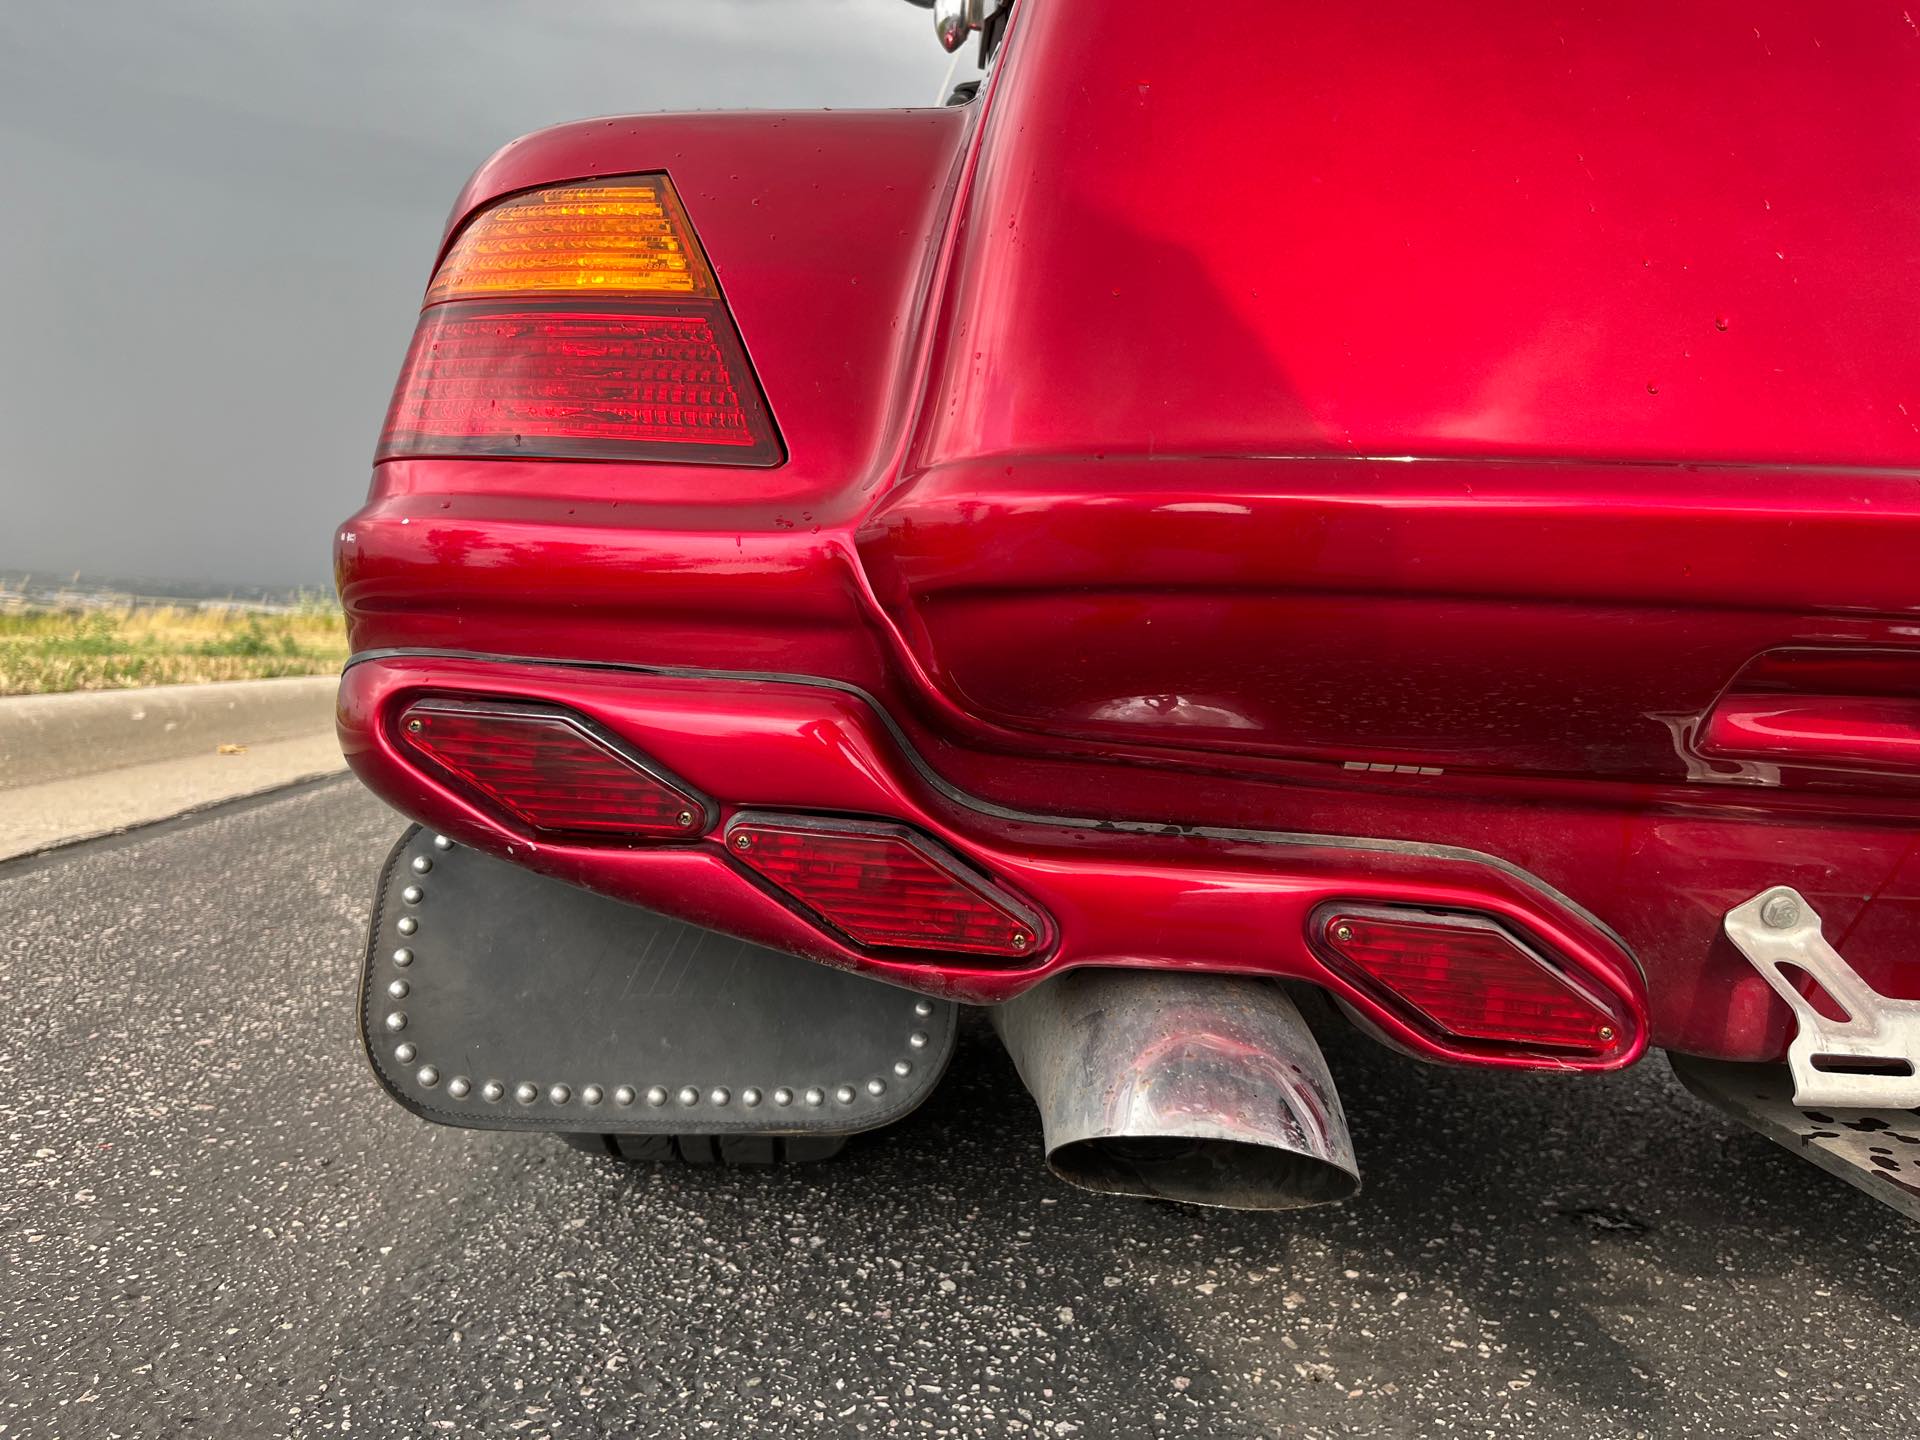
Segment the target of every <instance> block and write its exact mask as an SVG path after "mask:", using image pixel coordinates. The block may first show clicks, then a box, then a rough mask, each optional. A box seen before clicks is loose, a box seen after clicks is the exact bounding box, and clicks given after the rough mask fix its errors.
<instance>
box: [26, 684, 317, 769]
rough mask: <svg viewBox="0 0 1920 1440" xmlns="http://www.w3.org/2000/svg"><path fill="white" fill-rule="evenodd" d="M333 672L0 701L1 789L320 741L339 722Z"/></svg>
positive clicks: (37, 696) (35, 696)
mask: <svg viewBox="0 0 1920 1440" xmlns="http://www.w3.org/2000/svg"><path fill="white" fill-rule="evenodd" d="M339 685H340V681H339V677H337V676H333V675H310V676H297V677H294V678H291V679H286V680H234V681H229V682H226V683H223V684H216V685H156V686H152V687H149V688H147V689H142V690H81V691H75V692H73V693H71V694H64V695H9V696H6V697H4V698H0V791H5V790H11V789H17V788H18V787H20V786H23V785H40V784H45V783H46V782H47V781H50V780H66V779H70V778H72V777H74V776H76V775H93V774H98V773H99V772H101V771H103V770H118V769H120V768H121V767H123V766H128V765H144V764H149V763H151V762H153V761H156V760H175V759H179V758H181V757H183V756H188V755H201V754H212V753H214V752H215V751H217V750H218V749H219V747H220V746H222V745H229V744H231V745H262V744H266V743H267V742H269V741H273V740H291V739H295V738H297V737H299V736H303V735H314V734H318V733H320V732H322V731H325V730H326V729H328V728H329V727H330V726H331V725H332V723H333V706H334V693H335V692H336V691H337V690H338V688H339Z"/></svg>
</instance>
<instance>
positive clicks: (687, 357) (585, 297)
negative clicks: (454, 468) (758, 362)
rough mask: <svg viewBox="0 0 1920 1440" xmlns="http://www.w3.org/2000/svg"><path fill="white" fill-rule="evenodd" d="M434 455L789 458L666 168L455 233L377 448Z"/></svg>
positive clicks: (542, 196)
mask: <svg viewBox="0 0 1920 1440" xmlns="http://www.w3.org/2000/svg"><path fill="white" fill-rule="evenodd" d="M433 455H497V456H521V457H553V458H570V459H603V460H671V461H679V462H682V463H694V464H717V465H743V466H769V465H778V464H779V463H780V462H781V460H782V459H783V458H784V454H783V451H782V449H781V446H780V440H779V436H778V434H777V433H776V431H775V429H774V425H773V419H772V416H771V415H770V413H769V412H768V409H767V403H766V397H765V396H764V395H763V394H762V393H761V390H760V384H759V381H758V380H757V379H756V378H755V376H754V373H753V367H752V366H751V364H749V363H748V360H747V355H746V350H745V347H744V346H743V345H742V344H741V340H740V332H739V330H738V328H737V327H736V326H735V325H734V322H733V316H732V314H731V313H730V312H729V311H728V309H727V306H726V302H725V300H724V299H723V297H722V296H721V294H720V287H719V283H718V282H717V281H716V280H715V279H714V275H713V268H712V266H711V265H709V264H708V263H707V257H706V254H705V252H704V251H703V250H702V249H701V247H700V241H699V238H698V237H697V236H696V235H695V234H694V231H693V226H692V224H691V223H690V222H689V221H688V219H687V215H686V211H685V209H684V208H683V207H682V205H681V203H680V197H679V196H678V195H677V194H675V193H674V189H673V186H672V184H671V183H669V181H668V180H667V177H666V176H665V175H632V176H622V177H618V178H614V179H604V180H589V181H581V182H579V183H576V184H571V185H555V186H549V187H547V188H545V189H540V190H532V191H528V192H525V193H523V194H519V195H513V196H508V197H507V198H505V199H503V200H500V201H497V202H495V203H494V204H493V205H492V206H490V207H489V208H487V209H485V210H482V211H481V212H480V213H479V214H477V215H476V216H474V217H473V219H472V220H471V221H469V222H468V224H467V225H466V227H465V228H464V229H463V230H461V231H460V232H459V234H458V235H457V236H456V237H455V238H454V241H453V243H452V245H451V246H450V247H449V249H448V251H447V253H446V257H445V258H444V259H443V260H442V261H441V262H440V266H439V268H438V270H436V271H435V273H434V277H433V281H432V283H431V284H430V285H429V286H428V287H427V294H426V299H425V302H424V305H423V308H422V310H421V315H420V323H419V326H418V328H417V329H416V330H415V331H414V336H413V343H412V345H411V346H410V347H409V348H408V351H407V358H406V361H405V363H404V364H403V366H402V367H401V372H400V379H399V383H398V384H397V385H396V386H395V387H394V394H393V403H392V405H391V407H390V408H389V410H388V412H387V420H386V425H385V428H384V429H383V430H382V432H381V435H380V444H379V449H378V451H377V453H376V455H375V459H376V460H388V459H397V458H402V457H410V456H433Z"/></svg>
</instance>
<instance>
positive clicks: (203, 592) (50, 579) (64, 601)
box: [0, 570, 332, 610]
mask: <svg viewBox="0 0 1920 1440" xmlns="http://www.w3.org/2000/svg"><path fill="white" fill-rule="evenodd" d="M331 599H332V591H331V589H330V588H328V587H325V586H315V585H306V586H296V585H234V584H230V583H226V582H215V581H211V580H166V579H159V578H156V577H153V576H136V575H90V574H87V573H86V572H84V571H72V572H62V571H47V570H0V608H18V607H27V608H31V609H43V608H45V609H59V610H94V609H102V608H112V609H120V608H125V607H128V606H136V605H154V604H164V605H180V606H189V607H199V606H207V605H213V606H233V607H235V608H240V609H247V610H292V609H297V608H300V607H301V606H303V605H312V604H313V603H314V602H315V601H316V600H321V601H331Z"/></svg>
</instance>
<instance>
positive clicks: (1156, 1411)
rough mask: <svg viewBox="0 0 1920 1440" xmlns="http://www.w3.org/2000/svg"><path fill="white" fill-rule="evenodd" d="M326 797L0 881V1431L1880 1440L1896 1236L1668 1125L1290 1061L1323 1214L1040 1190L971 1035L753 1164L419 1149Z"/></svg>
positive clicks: (1888, 1400)
mask: <svg viewBox="0 0 1920 1440" xmlns="http://www.w3.org/2000/svg"><path fill="white" fill-rule="evenodd" d="M400 828H401V822H400V820H399V819H398V818H397V817H396V816H394V815H392V814H391V813H389V812H387V811H386V810H384V809H383V807H382V806H381V805H380V804H379V803H378V802H377V801H375V800H373V799H371V798H370V797H368V796H367V795H365V794H364V793H363V792H362V791H360V790H359V789H358V788H357V787H356V786H355V785H354V783H353V782H352V781H350V780H346V779H334V780H328V781H322V782H319V783H316V784H310V785H307V786H303V787H299V788H296V789H293V790H289V791H284V792H280V793H279V794H276V795H273V796H270V797H266V798H264V799H260V800H253V801H242V802H237V803H235V804H233V805H230V806H228V807H225V808H222V809H217V810H214V811H209V812H204V813H201V814H198V815H193V816H188V817H184V818H182V819H180V820H177V821H172V822H167V823H165V824H162V825H159V826H154V827H150V828H147V829H144V830H139V831H135V832H133V833H131V834H129V835H126V836H123V837H119V838H115V839H110V840H102V841H95V842H92V843H88V844H84V845H78V846H73V847H70V848H67V849H64V850H59V851H54V852H51V853H49V854H46V855H42V856H38V857H33V858H28V859H25V860H17V861H13V862H10V863H8V864H5V865H0V996H4V1001H5V1004H4V1009H3V1010H0V1166H3V1167H4V1168H3V1169H0V1254H3V1255H4V1271H0V1380H4V1382H5V1383H4V1384H0V1440H24V1437H48V1436H58V1437H75V1436H79V1437H92V1436H226V1435H234V1436H246V1437H255V1436H275V1435H302V1436H304V1435H329V1434H342V1433H347V1434H362V1435H375V1436H389V1435H393V1436H416V1435H417V1436H427V1437H432V1436H439V1435H501V1436H525V1437H529V1440H531V1437H538V1436H546V1435H554V1436H590V1435H602V1434H605V1435H621V1436H626V1435H635V1436H707V1435H711V1436H721V1437H731V1436H739V1435H825V1436H842V1435H845V1436H862V1435H870V1436H880V1435H905V1436H938V1435H981V1436H1002V1435H1019V1436H1031V1435H1040V1436H1068V1435H1072V1436H1081V1437H1097V1436H1127V1437H1131V1436H1148V1435H1182V1436H1184V1435H1204V1436H1221V1437H1244V1436H1320V1435H1327V1436H1332V1435H1436V1434H1461V1435H1481V1434H1487V1435H1496V1436H1498V1435H1528V1436H1538V1435H1569V1436H1580V1437H1609V1436H1667V1435H1711V1436H1716V1437H1749V1436H1832V1435H1861V1436H1898V1437H1911V1436H1914V1435H1915V1434H1920V1341H1917V1339H1916V1337H1917V1336H1920V1329H1917V1328H1916V1326H1917V1323H1920V1284H1916V1280H1917V1279H1920V1227H1915V1226H1913V1225H1911V1224H1910V1223H1909V1222H1907V1221H1905V1220H1903V1219H1902V1218H1901V1217H1899V1216H1898V1215H1896V1214H1895V1213H1894V1212H1892V1211H1891V1210H1888V1209H1885V1208H1884V1207H1882V1206H1880V1205H1878V1204H1876V1203H1875V1202H1874V1201H1873V1200H1871V1199H1870V1198H1869V1197H1867V1196H1865V1195H1863V1194H1861V1193H1859V1192H1857V1191H1855V1190H1853V1189H1851V1188H1849V1187H1848V1186H1846V1185H1844V1184H1842V1183H1841V1182H1839V1181H1838V1180H1835V1179H1832V1178H1830V1177H1829V1176H1827V1175H1824V1174H1822V1173H1821V1172H1819V1171H1817V1170H1815V1169H1814V1168H1812V1167H1811V1166H1808V1165H1805V1164H1803V1163H1801V1162H1800V1161H1798V1160H1796V1159H1795V1158H1794V1157H1792V1156H1790V1155H1788V1154H1787V1153H1786V1152H1784V1151H1782V1150H1779V1149H1777V1148H1775V1147H1774V1146H1772V1145H1770V1144H1769V1143H1768V1142H1766V1141H1764V1140H1762V1139H1760V1138H1759V1137H1757V1136H1753V1135H1749V1134H1747V1133H1745V1132H1743V1131H1741V1130H1739V1129H1738V1128H1736V1127H1735V1125H1734V1123H1733V1122H1732V1121H1730V1120H1725V1119H1723V1118H1721V1117H1720V1116H1719V1115H1717V1114H1715V1113H1714V1112H1712V1111H1709V1110H1707V1109H1705V1108H1703V1107H1702V1106H1700V1105H1699V1104H1698V1103H1697V1102H1695V1101H1693V1100H1692V1099H1691V1098H1689V1097H1688V1096H1687V1095H1686V1094H1685V1093H1684V1092H1683V1091H1682V1090H1681V1089H1680V1087H1679V1086H1678V1085H1677V1083H1675V1081H1674V1080H1673V1078H1672V1077H1671V1075H1670V1074H1669V1073H1668V1072H1667V1071H1666V1068H1665V1066H1664V1064H1662V1063H1661V1062H1659V1061H1657V1060H1655V1061H1652V1062H1649V1063H1647V1064H1644V1065H1641V1066H1639V1067H1638V1068H1637V1069H1636V1070H1635V1071H1633V1072H1631V1073H1628V1074H1625V1075H1620V1076H1611V1077H1603V1078H1597V1079H1592V1078H1590V1079H1579V1080H1568V1079H1561V1078H1553V1077H1539V1076H1510V1075H1492V1074H1473V1073H1464V1072H1459V1071H1453V1070H1443V1069H1436V1068H1431V1067H1426V1066H1422V1065H1418V1064H1415V1063H1413V1062H1410V1061H1406V1060H1403V1059H1400V1058H1398V1057H1396V1056H1393V1055H1390V1054H1388V1053H1386V1052H1384V1051H1382V1050H1380V1049H1378V1048H1377V1047H1375V1046H1373V1045H1371V1044H1370V1043H1369V1042H1367V1041H1365V1040H1362V1039H1359V1038H1358V1037H1354V1036H1351V1035H1347V1036H1334V1037H1331V1039H1330V1043H1329V1045H1328V1051H1329V1055H1330V1058H1331V1061H1332V1064H1333V1069H1334V1074H1335V1076H1336V1077H1337V1078H1338V1080H1339V1083H1340V1086H1341V1090H1342V1094H1343V1097H1344V1099H1345V1102H1346V1106H1347V1112H1348V1115H1349V1118H1350V1119H1351V1121H1352V1124H1353V1128H1354V1132H1355V1138H1356V1143H1357V1146H1358V1149H1359V1154H1360V1161H1361V1165H1362V1168H1363V1170H1364V1172H1365V1177H1366V1183H1365V1189H1364V1190H1363V1192H1362V1194H1361V1195H1360V1197H1359V1198H1358V1199H1357V1200H1355V1201H1352V1202H1350V1203H1348V1204H1346V1205H1342V1206H1337V1207H1332V1208H1326V1209H1320V1210H1312V1211H1306V1212H1301V1213H1296V1214H1293V1215H1244V1214H1230V1213H1220V1212H1211V1211H1200V1210H1193V1209H1188V1208H1184V1207H1179V1206H1172V1205H1160V1204H1149V1203H1143V1202H1133V1201H1116V1200H1112V1199H1108V1198H1103V1197H1098V1196H1093V1195H1087V1194H1082V1193H1080V1192H1078V1191H1074V1190H1070V1189H1067V1188H1065V1187H1063V1186H1062V1185H1060V1184H1059V1183H1058V1182H1056V1181H1055V1180H1053V1179H1052V1178H1051V1177H1050V1176H1048V1174H1047V1173H1046V1171H1045V1169H1044V1167H1043V1166H1042V1164H1041V1159H1040V1150H1039V1136H1038V1127H1037V1125H1036V1124H1035V1122H1034V1119H1033V1115H1032V1110H1031V1106H1030V1104H1029V1102H1028V1101H1027V1099H1026V1097H1025V1095H1024V1093H1023V1092H1022V1091H1021V1090H1020V1088H1019V1085H1018V1082H1017V1081H1016V1079H1015V1078H1014V1075H1013V1072H1012V1068H1011V1066H1010V1065H1009V1064H1008V1062H1007V1061H1006V1059H1005V1057H1004V1056H1003V1055H1002V1054H1001V1053H1000V1052H999V1050H998V1049H997V1047H996V1044H995V1042H994V1040H993V1038H992V1035H991V1033H990V1032H989V1031H988V1030H986V1029H985V1028H984V1027H983V1026H981V1025H979V1024H973V1025H970V1026H969V1027H968V1029H967V1032H966V1035H965V1037H964V1038H963V1042H962V1046H961V1049H960V1052H959V1054H958V1056H957V1057H956V1060H955V1063H954V1066H953V1069H952V1070H951V1071H950V1072H949V1075H948V1077H947V1080H946V1082H945V1084H944V1085H943V1086H942V1087H941V1089H940V1091H939V1092H938V1093H937V1094H936V1096H935V1097H934V1099H933V1100H932V1101H930V1102H929V1103H928V1105H927V1106H926V1107H924V1108H923V1109H922V1110H920V1111H919V1112H918V1113H916V1114H915V1115H914V1116H913V1117H911V1118H910V1119H909V1120H908V1121H906V1122H905V1123H903V1124H902V1125H900V1126H898V1127H896V1128H895V1129H893V1130H890V1131H885V1132H881V1133H879V1134H877V1135H874V1136H871V1137H868V1138H866V1139H865V1140H863V1141H861V1142H858V1143H857V1144H856V1145H855V1146H854V1147H852V1148H851V1149H850V1150H849V1151H848V1153H847V1154H846V1155H845V1156H844V1157H843V1158H842V1159H840V1160H838V1161H835V1162H831V1163H829V1164H826V1165H822V1166H815V1167H811V1168H805V1169H799V1170H795V1171H792V1172H756V1171H729V1170H698V1169H645V1168H630V1167H625V1166H623V1165H621V1164H619V1163H618V1162H615V1161H612V1160H607V1159H600V1158H591V1157H588V1156H585V1155H581V1154H577V1153H575V1152H573V1151H570V1150H568V1149H565V1148H564V1147H562V1146H561V1145H559V1144H558V1143H557V1142H555V1141H552V1140H549V1139H544V1138H539V1137H521V1136H511V1135H499V1134H490V1133H482V1132H474V1131H456V1130H448V1129H442V1128H439V1127H435V1126H430V1125H427V1124H424V1123H422V1122H420V1121H418V1120H415V1119H414V1118H412V1117H411V1116H409V1115H407V1114H406V1113H404V1112H403V1111H401V1110H400V1109H399V1108H398V1107H396V1106H395V1105H393V1104H392V1102H390V1101H389V1100H387V1099H386V1098H385V1097H384V1096H383V1095H382V1094H381V1092H380V1090H379V1088H378V1086H377V1085H376V1084H375V1082H374V1079H373V1077H372V1075H371V1074H370V1072H369V1071H368V1069H367V1067H366V1064H365V1061H364V1060H363V1059H362V1058H361V1056H360V1055H359V1053H358V1050H357V1048H356V1040H355V1037H354V1021H353V1014H354V987H355V970H356V967H357V965H358V962H359V952H360V946H361V939H362V933H363V930H364V927H365V925H366V921H367V912H368V902H369V900H370V897H371V893H372V887H373V882H374V876H375V871H376V869H377V867H378V865H379V862H380V858H381V856H382V855H383V853H384V852H385V850H386V847H387V846H388V845H389V844H390V843H391V841H392V840H393V838H394V837H395V836H396V835H397V834H398V832H399V830H400Z"/></svg>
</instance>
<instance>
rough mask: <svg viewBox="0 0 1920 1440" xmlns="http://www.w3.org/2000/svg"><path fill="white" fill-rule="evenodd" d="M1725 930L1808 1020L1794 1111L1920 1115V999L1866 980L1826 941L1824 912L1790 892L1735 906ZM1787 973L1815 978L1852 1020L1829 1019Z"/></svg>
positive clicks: (1795, 1067)
mask: <svg viewBox="0 0 1920 1440" xmlns="http://www.w3.org/2000/svg"><path fill="white" fill-rule="evenodd" d="M1723 923H1724V925H1725V927H1726V932H1727V938H1728V939H1729V940H1731V941H1732V942H1733V943H1734V945H1735V947H1736V948H1738V950H1739V951H1740V953H1741V954H1742V955H1744V956H1746V957H1747V959H1748V960H1749V961H1751V962H1752V964H1753V968H1754V969H1756V970H1758V971H1759V972H1760V974H1761V976H1762V978H1764V979H1765V980H1766V982H1767V984H1769V985H1771V986H1772V987H1773V990H1774V993H1775V994H1777V995H1778V996H1779V997H1780V998H1781V999H1782V1000H1784V1001H1786V1002H1787V1004H1788V1005H1790V1006H1791V1007H1792V1008H1793V1013H1794V1017H1795V1018H1796V1019H1797V1020H1798V1021H1799V1030H1798V1033H1797V1034H1795V1036H1794V1037H1793V1043H1792V1044H1791V1045H1789V1046H1788V1047H1787V1064H1788V1066H1789V1067H1790V1068H1791V1069H1792V1071H1793V1103H1794V1104H1796V1105H1820V1106H1826V1107H1831V1108H1837V1109H1895V1110H1901V1109H1909V1108H1911V1107H1914V1106H1920V1000H1895V999H1890V998H1889V997H1887V996H1885V995H1882V994H1880V992H1879V991H1877V990H1875V989H1874V988H1873V987H1872V986H1871V985H1869V984H1868V983H1867V982H1866V981H1865V980H1863V979H1861V978H1860V975H1859V973H1858V972H1857V971H1855V970H1854V968H1853V967H1852V966H1851V965H1849V964H1847V962H1846V961H1845V960H1843V959H1841V958H1840V952H1839V951H1838V950H1835V949H1834V948H1833V946H1832V945H1830V944H1828V943H1827V939H1826V937H1825V936H1824V935H1822V934H1821V932H1820V916H1819V915H1818V914H1817V913H1815V911H1814V908H1813V907H1812V906H1811V905H1809V904H1808V903H1807V901H1806V898H1805V897H1804V896H1802V895H1801V894H1800V892H1799V891H1797V890H1794V889H1792V888H1791V887H1789V886H1786V885H1776V886H1774V887H1773V888H1771V889H1769V890H1763V891H1762V892H1761V893H1760V894H1758V895H1756V896H1754V897H1753V898H1752V899H1751V900H1748V901H1746V902H1745V903H1744V904H1741V905H1736V906H1734V907H1733V909H1731V910H1729V911H1728V912H1727V914H1726V919H1725V921H1724V922H1723ZM1785 966H1795V967H1798V969H1800V970H1801V971H1803V972H1805V973H1806V974H1807V975H1808V976H1810V977H1812V979H1813V981H1814V983H1816V984H1817V985H1818V986H1819V987H1820V988H1821V989H1822V990H1824V991H1825V992H1826V993H1827V994H1828V995H1829V996H1831V997H1832V999H1833V1001H1834V1003H1835V1004H1836V1005H1838V1006H1839V1007H1840V1008H1841V1009H1842V1010H1844V1011H1845V1012H1846V1015H1847V1018H1846V1019H1844V1020H1833V1019H1829V1018H1828V1017H1827V1016H1825V1015H1822V1014H1821V1013H1820V1011H1819V1010H1818V1009H1817V1008H1815V1006H1814V1004H1813V1002H1812V1001H1810V1000H1809V999H1808V998H1807V997H1806V996H1805V995H1804V994H1802V993H1801V991H1800V989H1799V987H1798V985H1797V984H1796V983H1795V979H1794V977H1793V976H1792V975H1791V974H1789V973H1788V972H1787V971H1786V970H1784V969H1783V968H1782V967H1785Z"/></svg>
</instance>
